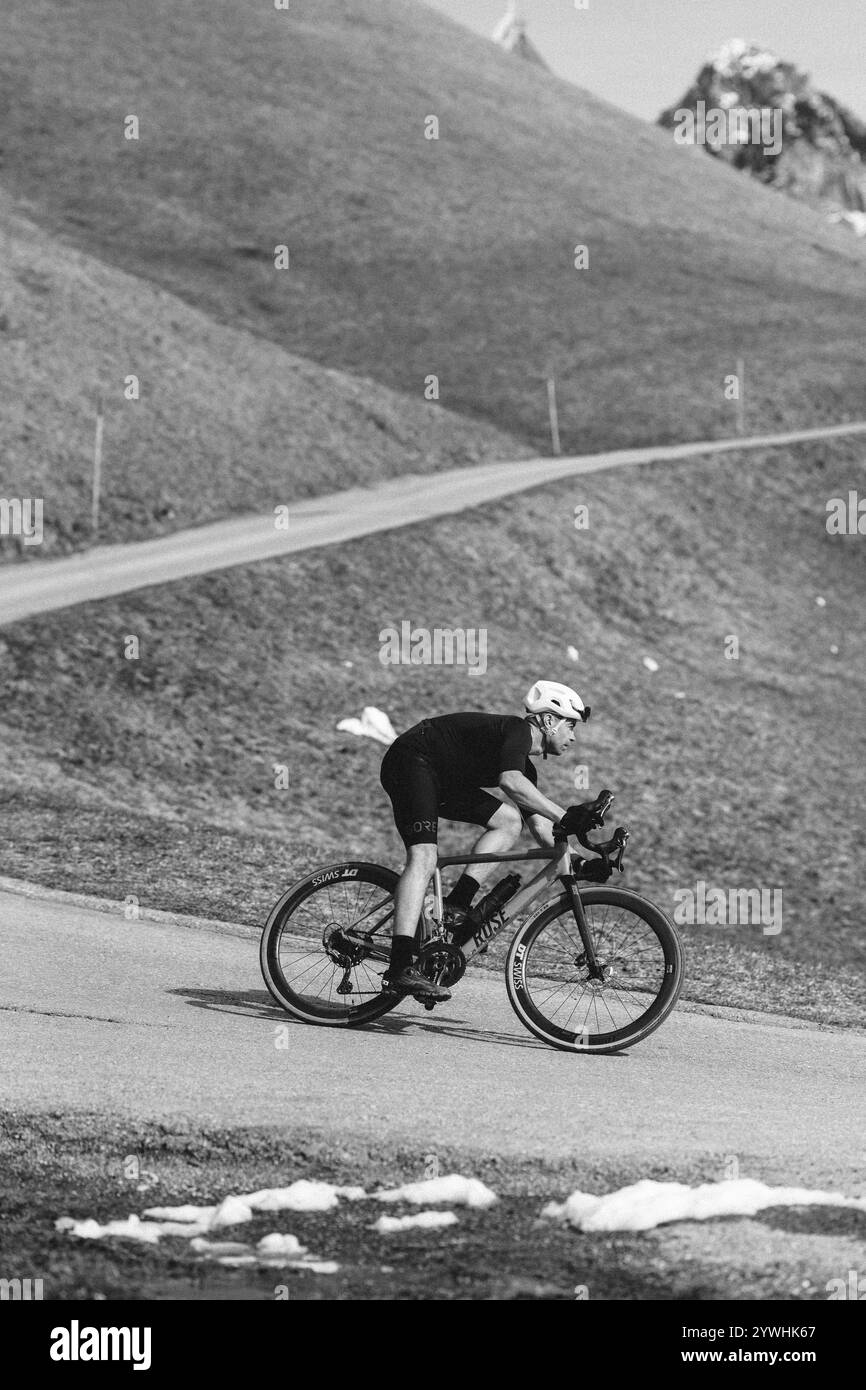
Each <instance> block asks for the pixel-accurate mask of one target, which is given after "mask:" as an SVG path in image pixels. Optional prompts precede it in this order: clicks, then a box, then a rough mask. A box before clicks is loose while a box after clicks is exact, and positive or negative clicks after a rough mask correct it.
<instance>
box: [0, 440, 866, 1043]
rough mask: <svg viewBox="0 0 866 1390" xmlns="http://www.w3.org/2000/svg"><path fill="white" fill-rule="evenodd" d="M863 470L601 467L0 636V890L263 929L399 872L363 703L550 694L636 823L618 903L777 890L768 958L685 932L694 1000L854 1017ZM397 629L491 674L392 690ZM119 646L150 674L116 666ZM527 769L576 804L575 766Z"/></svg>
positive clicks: (819, 464) (819, 454)
mask: <svg viewBox="0 0 866 1390" xmlns="http://www.w3.org/2000/svg"><path fill="white" fill-rule="evenodd" d="M859 466H860V459H859V450H858V446H857V445H856V444H852V443H850V442H846V441H838V442H834V443H832V444H828V445H827V446H820V447H819V446H810V447H809V448H808V449H802V450H797V451H795V452H792V453H791V454H790V455H789V456H787V457H785V456H783V455H780V454H779V453H775V452H774V453H773V454H768V455H767V456H766V457H760V456H754V455H752V456H739V457H738V456H731V457H727V458H723V459H716V460H708V461H703V462H696V463H694V464H690V463H680V464H676V465H668V464H658V465H652V466H649V467H646V468H642V469H640V470H636V471H631V470H622V471H619V472H611V473H607V474H596V475H593V476H591V477H588V478H586V479H585V480H579V481H575V482H574V483H569V484H558V485H556V486H552V487H546V488H543V489H538V490H535V491H533V492H532V493H530V494H528V495H526V496H524V497H520V498H512V499H509V500H506V501H503V502H501V503H498V504H497V505H495V506H493V507H490V508H488V509H485V510H484V511H483V512H481V511H479V512H474V513H469V514H466V515H464V516H462V517H459V518H448V519H445V520H443V521H441V522H437V523H435V524H433V525H425V526H418V527H409V528H406V529H403V530H400V531H396V532H392V533H389V534H386V535H382V536H374V537H371V538H369V539H367V540H361V541H357V542H353V543H352V544H350V545H344V546H341V547H339V549H337V550H328V551H323V552H319V553H312V554H309V555H306V556H303V557H300V558H298V559H296V560H292V561H273V562H268V563H264V564H261V565H257V566H253V567H249V568H243V569H235V570H230V571H226V572H223V573H220V574H215V575H213V576H209V577H205V578H201V579H197V580H194V581H190V582H188V583H184V584H178V585H175V586H167V587H164V588H157V589H152V590H149V591H146V592H144V593H136V594H131V595H129V596H128V597H126V598H122V599H117V600H112V601H110V602H106V603H102V604H93V605H87V606H85V607H82V608H80V609H76V610H71V611H70V612H65V613H61V614H57V615H54V616H51V617H47V618H45V619H41V620H39V621H36V622H32V623H28V624H19V625H13V626H11V627H8V628H5V629H4V630H3V632H2V643H0V709H2V716H0V737H2V742H3V746H4V750H5V755H6V756H5V759H4V769H3V773H2V778H3V783H2V785H3V799H4V824H5V827H6V834H5V836H4V841H3V844H2V846H0V872H4V873H10V874H16V875H19V876H22V877H27V878H30V879H35V880H39V881H43V882H50V883H53V884H54V885H55V886H61V887H63V886H66V887H75V888H79V889H83V890H88V891H95V892H102V893H106V894H108V895H110V896H115V897H125V896H126V895H127V894H135V895H137V896H138V897H139V898H140V899H141V901H142V902H143V903H146V904H148V905H150V906H159V907H179V908H182V909H185V910H188V911H199V912H204V913H205V914H207V915H213V916H230V917H238V918H241V919H242V920H244V921H249V922H255V921H261V920H262V919H263V917H264V915H265V914H266V912H267V910H268V907H269V906H270V904H271V903H272V901H273V900H274V899H275V898H276V896H277V894H278V892H279V891H280V889H281V888H282V887H283V886H284V885H285V883H286V882H287V881H289V880H291V879H292V878H294V877H296V876H298V875H299V874H300V873H301V872H302V871H303V870H305V869H307V868H308V867H309V866H310V865H311V864H313V863H315V862H320V861H321V860H322V859H326V858H329V857H333V856H338V855H343V854H360V853H364V854H369V855H372V856H373V857H374V858H384V859H386V860H387V861H388V862H391V863H397V862H399V842H398V840H397V837H396V834H395V832H394V830H393V826H392V824H391V822H390V818H389V808H388V803H387V800H386V798H385V796H384V794H383V792H382V791H381V788H380V787H379V784H378V765H379V760H380V757H381V754H382V751H383V750H382V748H381V746H380V745H376V744H373V743H370V742H367V741H358V740H356V739H354V738H352V737H351V736H349V735H344V734H341V733H339V732H337V730H336V728H335V726H336V723H337V721H338V720H339V719H340V718H341V717H343V716H344V715H348V714H354V713H357V712H358V711H359V710H360V707H361V706H362V705H363V704H366V703H373V704H376V705H378V706H380V707H382V708H383V709H385V710H387V711H388V712H389V713H390V715H391V717H392V718H393V720H394V723H395V725H396V727H397V728H398V729H401V728H405V727H407V726H408V725H409V724H411V723H413V722H414V721H415V720H416V719H418V718H419V717H422V716H423V715H425V714H428V713H431V712H442V711H447V710H453V709H459V708H487V709H493V710H499V709H503V710H504V709H509V708H514V707H516V706H517V705H518V702H519V699H520V697H521V695H522V693H523V691H524V690H525V689H526V687H527V686H528V684H529V682H530V681H531V680H532V679H533V678H534V677H535V676H537V675H539V674H549V675H551V676H557V677H560V678H566V679H568V680H571V681H573V682H574V683H575V684H576V685H577V686H578V688H579V689H580V690H581V692H582V693H583V694H584V695H585V697H586V698H587V699H588V700H589V701H590V702H591V703H592V705H593V707H594V710H595V711H596V714H597V716H598V717H597V719H596V717H595V716H594V718H593V721H592V723H591V725H590V726H588V728H587V729H586V730H585V731H583V732H582V734H581V737H580V743H579V753H578V757H577V761H579V762H583V763H586V764H587V765H588V768H589V776H590V785H591V788H592V789H593V792H597V791H598V790H599V789H600V787H601V786H610V787H612V788H613V789H614V790H615V791H616V792H617V793H618V802H617V813H618V817H619V818H623V819H627V820H628V821H629V823H630V824H631V827H632V830H633V837H634V838H633V852H632V853H631V854H630V858H629V870H628V874H627V877H626V880H625V882H627V883H628V884H630V885H632V886H634V887H636V888H637V889H639V890H643V891H646V892H647V893H648V894H649V895H650V896H653V897H656V898H657V899H658V900H659V901H660V902H661V903H663V904H665V905H666V906H667V908H668V910H669V911H672V910H673V906H674V898H673V894H674V891H675V890H676V889H677V888H682V887H693V886H694V884H695V881H696V880H697V879H698V878H703V879H705V880H707V881H708V882H709V883H710V884H712V885H713V886H719V887H724V888H726V889H727V888H730V887H735V888H736V887H755V886H759V887H766V888H776V889H778V888H781V889H782V892H783V913H784V917H783V930H782V932H781V934H780V935H778V936H764V935H762V934H761V932H760V930H759V929H758V928H757V927H739V928H732V927H716V928H712V927H695V928H692V929H687V932H686V934H687V943H688V948H689V957H690V974H691V983H690V986H689V990H690V993H691V995H692V997H697V998H711V999H715V1000H718V1001H721V1002H727V1003H740V1004H750V1005H752V1006H757V1007H766V1008H777V1009H781V1010H782V1011H797V1012H800V1013H801V1014H803V1015H804V1016H806V1017H810V1018H817V1019H822V1020H824V1021H828V1020H830V1021H832V1020H837V1021H852V1020H855V1019H857V1018H858V1017H860V1015H859V1014H858V1012H857V1010H858V1007H862V988H863V983H862V974H860V973H858V971H859V969H860V967H861V966H862V953H863V944H862V930H861V922H862V907H861V903H860V894H859V887H858V884H859V881H860V880H861V879H862V871H863V869H864V867H866V865H864V848H863V843H862V835H861V834H860V833H859V830H858V828H857V827H858V825H859V824H860V823H862V812H863V788H862V772H861V770H862V767H863V762H864V757H866V731H864V727H863V723H862V717H861V716H862V708H863V702H864V674H863V673H864V669H866V665H864V646H866V637H864V633H863V628H862V624H858V623H856V622H855V621H854V618H853V615H854V614H856V612H857V611H858V610H859V606H860V605H861V603H862V558H861V556H860V554H859V548H858V539H857V538H856V537H850V538H849V537H830V536H828V535H827V532H826V529H825V525H824V522H825V504H826V500H827V498H828V497H830V496H834V495H836V494H838V493H840V492H841V493H843V494H844V493H845V492H846V491H847V489H848V488H849V487H850V486H854V485H855V483H856V479H857V477H858V476H859V472H858V470H859ZM720 497H721V498H724V503H723V504H720V502H719V498H720ZM578 502H582V503H587V504H588V505H589V517H590V525H589V528H588V529H587V530H583V531H576V530H575V529H574V525H573V510H574V505H575V504H576V503H578ZM816 576H820V580H818V579H817V578H816ZM818 598H822V599H824V604H823V605H819V604H818V603H817V599H818ZM403 619H409V620H411V621H412V622H413V623H414V624H416V625H423V626H426V627H429V628H432V627H435V626H449V627H450V626H460V627H473V628H485V629H486V630H487V634H488V637H487V642H488V668H487V671H486V673H485V674H484V675H480V676H470V675H469V674H468V673H467V671H466V669H465V668H460V667H445V666H421V667H400V666H398V667H393V666H389V667H385V666H383V665H382V664H381V663H380V661H379V647H380V643H379V633H380V630H381V629H382V628H383V627H385V626H386V625H387V624H389V623H395V624H399V622H400V621H401V620H403ZM128 634H136V635H137V636H138V637H139V639H140V642H141V659H140V661H138V662H129V661H125V660H124V659H123V657H122V655H121V653H122V645H123V641H124V639H125V637H126V636H127V635H128ZM730 635H736V636H737V637H738V638H739V642H740V655H739V659H738V660H726V659H725V656H724V644H725V640H726V638H728V636H730ZM569 644H573V645H574V646H575V647H577V649H578V651H579V660H578V662H577V665H574V664H573V663H571V662H570V661H569V660H568V658H567V656H566V647H567V646H568V645H569ZM833 647H835V648H837V651H836V652H835V653H834V652H833V650H832V648H833ZM644 656H650V657H653V658H654V659H655V660H656V661H657V662H658V666H659V669H658V670H657V671H655V672H651V671H649V670H648V669H647V668H646V667H645V665H644V664H643V658H644ZM275 763H285V764H288V766H289V768H290V787H289V789H288V790H287V791H277V790H275V788H274V785H273V782H274V778H273V764H275ZM540 773H541V778H542V781H543V782H544V783H545V784H547V785H549V786H550V787H551V788H552V789H553V791H554V793H555V794H556V795H557V796H559V797H560V798H561V799H562V800H564V801H567V800H570V799H580V800H582V799H584V797H585V793H583V792H580V793H577V792H575V791H574V790H573V788H572V786H571V782H570V776H571V774H570V770H569V768H567V767H565V766H562V765H560V764H555V763H552V762H548V763H547V764H542V765H540ZM465 836H466V832H465V831H462V832H461V831H458V830H456V829H455V830H454V832H453V834H452V835H449V836H447V837H446V839H447V840H448V842H450V843H464V842H465Z"/></svg>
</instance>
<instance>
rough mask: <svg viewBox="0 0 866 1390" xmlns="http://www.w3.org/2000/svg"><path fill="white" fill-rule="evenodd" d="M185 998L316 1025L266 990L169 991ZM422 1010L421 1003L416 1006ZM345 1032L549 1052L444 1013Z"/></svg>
mask: <svg viewBox="0 0 866 1390" xmlns="http://www.w3.org/2000/svg"><path fill="white" fill-rule="evenodd" d="M166 993H168V994H176V995H177V996H178V998H180V999H185V1000H186V1002H187V1003H188V1004H189V1005H190V1007H191V1008H193V1009H213V1010H214V1011H215V1012H216V1013H224V1014H237V1015H239V1016H240V1017H241V1018H257V1019H266V1020H268V1021H270V1022H278V1023H285V1024H295V1025H296V1026H297V1027H298V1028H311V1027H313V1026H314V1025H312V1024H309V1023H304V1022H303V1021H302V1020H301V1019H299V1018H293V1017H292V1015H291V1014H289V1013H287V1012H286V1010H285V1009H281V1008H280V1006H279V1005H278V1004H275V1003H274V1001H273V999H272V998H271V996H270V995H269V994H268V992H267V990H263V989H261V990H258V989H247V990H237V989H192V988H183V987H181V988H179V989H170V990H167V991H166ZM414 1007H415V1008H417V1009H419V1010H420V1009H421V1005H420V1004H416V1005H414ZM343 1031H344V1032H346V1033H385V1034H389V1033H390V1034H397V1035H399V1034H401V1033H410V1032H422V1033H438V1034H440V1035H442V1036H444V1037H452V1038H464V1039H465V1038H470V1039H474V1040H475V1041H476V1042H483V1043H492V1044H493V1045H494V1046H497V1047H503V1046H504V1047H526V1048H541V1049H542V1051H544V1052H549V1051H550V1048H549V1047H548V1045H547V1044H546V1043H543V1042H541V1041H540V1040H539V1039H537V1038H533V1037H530V1036H529V1035H528V1034H525V1035H523V1036H521V1034H520V1033H501V1032H497V1031H495V1030H492V1029H489V1028H485V1027H484V1025H483V1024H475V1023H471V1022H467V1021H465V1020H463V1019H455V1018H449V1017H448V1016H447V1015H445V1014H441V1013H440V1014H439V1015H438V1017H436V1018H433V1017H431V1016H430V1015H429V1014H428V1013H427V1012H426V1011H423V1012H422V1015H421V1017H418V1015H417V1014H414V1013H412V1014H396V1013H389V1014H384V1015H383V1017H382V1018H377V1019H375V1020H374V1021H373V1022H372V1023H361V1024H358V1025H357V1026H356V1027H354V1028H346V1029H344V1030H343Z"/></svg>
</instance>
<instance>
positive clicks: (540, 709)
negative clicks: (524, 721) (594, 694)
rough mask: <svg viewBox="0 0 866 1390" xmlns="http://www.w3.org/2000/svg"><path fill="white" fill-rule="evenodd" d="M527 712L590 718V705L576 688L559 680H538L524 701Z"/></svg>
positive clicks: (566, 717) (564, 717)
mask: <svg viewBox="0 0 866 1390" xmlns="http://www.w3.org/2000/svg"><path fill="white" fill-rule="evenodd" d="M523 703H524V705H525V707H526V713H527V714H558V715H559V717H560V718H561V719H580V720H581V721H582V722H583V723H584V724H585V723H586V721H587V720H588V719H589V716H590V707H589V705H585V704H584V703H583V701H582V700H581V698H580V696H579V695H578V693H577V691H576V690H572V689H571V686H569V685H560V684H559V682H558V681H536V682H535V685H534V686H533V687H532V689H531V690H529V691H527V694H526V698H525V699H524V701H523Z"/></svg>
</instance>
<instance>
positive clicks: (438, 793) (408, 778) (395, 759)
mask: <svg viewBox="0 0 866 1390" xmlns="http://www.w3.org/2000/svg"><path fill="white" fill-rule="evenodd" d="M531 746H532V730H531V728H530V726H529V725H528V724H527V723H526V721H525V720H524V719H521V718H520V717H519V716H518V715H512V714H479V713H475V712H472V713H466V714H444V715H441V716H439V717H438V718H436V719H423V720H422V721H421V723H420V724H416V725H414V727H413V728H411V729H407V731H406V733H405V734H401V735H400V737H399V738H397V739H395V741H394V743H392V744H391V747H390V748H389V749H388V752H387V753H386V754H385V757H384V759H383V761H382V772H381V781H382V786H383V787H384V788H385V791H386V792H387V793H388V796H389V797H390V798H391V804H392V806H393V808H394V820H395V823H396V825H397V829H398V831H399V832H400V835H401V837H402V839H403V842H404V844H406V845H410V844H436V842H437V838H438V831H439V820H440V819H443V820H457V821H468V822H469V823H470V824H472V825H487V823H488V822H489V820H490V818H491V816H493V815H494V814H495V812H496V811H497V810H498V808H499V806H500V805H501V804H502V803H501V801H500V800H499V799H498V798H497V797H495V796H492V795H491V794H490V793H489V792H485V791H483V790H482V789H483V788H484V787H495V786H498V785H499V778H500V777H501V775H502V773H503V772H510V771H516V772H522V773H523V774H524V776H525V777H528V778H529V780H530V782H532V784H533V785H536V784H537V782H538V774H537V773H536V771H535V767H534V765H533V763H532V761H531V759H530V757H529V750H530V748H531Z"/></svg>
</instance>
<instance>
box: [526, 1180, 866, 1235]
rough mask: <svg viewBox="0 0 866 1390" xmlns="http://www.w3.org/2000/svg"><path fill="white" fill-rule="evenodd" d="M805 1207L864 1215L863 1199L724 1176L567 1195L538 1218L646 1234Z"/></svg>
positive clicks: (580, 1227)
mask: <svg viewBox="0 0 866 1390" xmlns="http://www.w3.org/2000/svg"><path fill="white" fill-rule="evenodd" d="M810 1206H833V1207H853V1208H857V1209H859V1210H861V1211H866V1198H864V1197H845V1196H843V1195H842V1194H841V1193H839V1192H821V1191H815V1192H813V1191H810V1190H809V1189H808V1188H803V1187H767V1186H766V1185H765V1184H764V1183H762V1182H756V1181H755V1180H754V1179H752V1178H730V1179H727V1180H726V1181H724V1182H717V1183H704V1184H702V1185H701V1186H700V1187H689V1186H688V1185H687V1184H685V1183H678V1182H652V1181H650V1180H649V1179H645V1180H644V1181H643V1182H637V1183H634V1184H633V1185H632V1186H631V1187H623V1188H621V1189H620V1190H619V1191H618V1192H609V1193H608V1194H607V1195H606V1196H604V1197H595V1196H593V1195H592V1194H591V1193H589V1192H572V1194H571V1196H570V1197H568V1198H567V1199H566V1201H565V1202H563V1203H557V1202H550V1203H548V1205H547V1206H546V1207H545V1208H544V1210H543V1211H542V1213H541V1214H542V1216H546V1217H551V1218H553V1219H554V1220H560V1221H565V1222H567V1223H568V1224H569V1225H571V1226H575V1227H577V1229H578V1230H580V1231H649V1230H652V1228H653V1227H655V1226H661V1225H663V1224H665V1223H667V1222H671V1221H708V1220H709V1219H710V1218H711V1217H714V1216H754V1215H755V1213H756V1212H759V1211H763V1210H764V1209H765V1208H766V1207H810Z"/></svg>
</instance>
